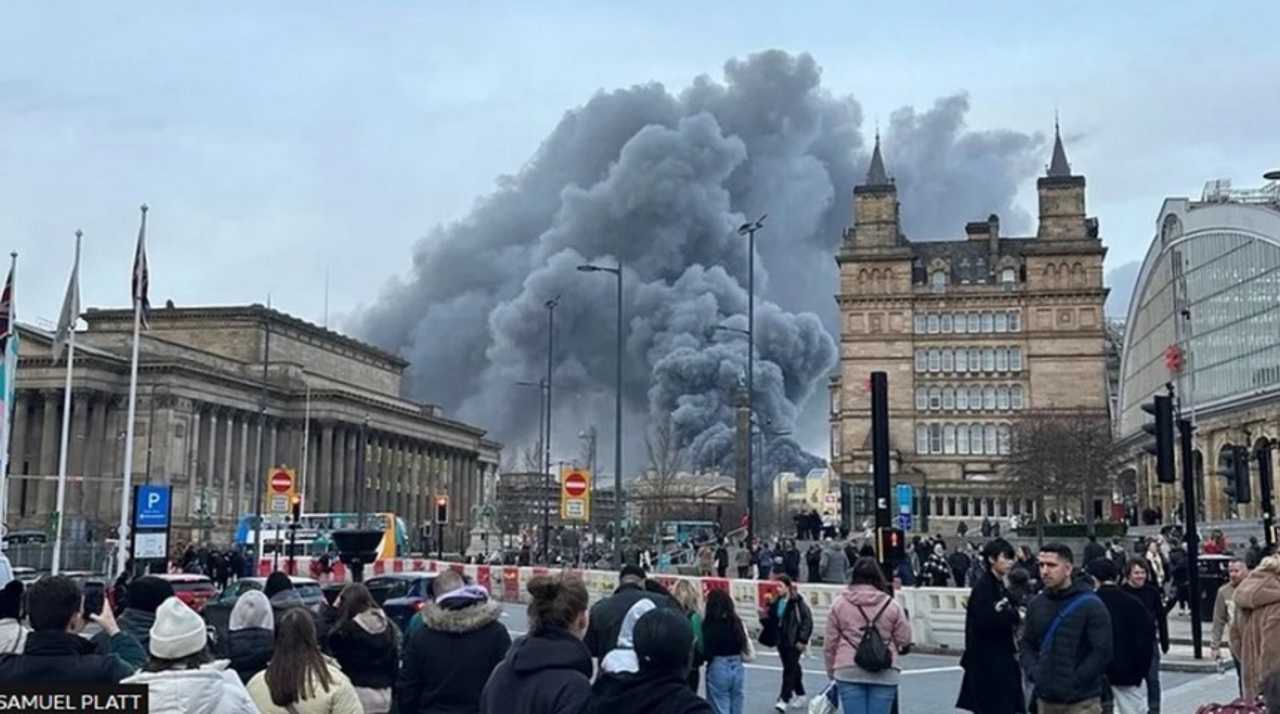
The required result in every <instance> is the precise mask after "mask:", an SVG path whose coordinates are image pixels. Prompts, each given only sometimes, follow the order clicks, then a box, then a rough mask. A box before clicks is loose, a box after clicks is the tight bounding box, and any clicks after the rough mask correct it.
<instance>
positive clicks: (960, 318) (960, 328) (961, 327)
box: [955, 312, 967, 334]
mask: <svg viewBox="0 0 1280 714" xmlns="http://www.w3.org/2000/svg"><path fill="white" fill-rule="evenodd" d="M955 325H956V332H957V333H960V334H964V333H965V332H966V331H967V330H965V316H964V313H963V312H957V313H956V314H955Z"/></svg>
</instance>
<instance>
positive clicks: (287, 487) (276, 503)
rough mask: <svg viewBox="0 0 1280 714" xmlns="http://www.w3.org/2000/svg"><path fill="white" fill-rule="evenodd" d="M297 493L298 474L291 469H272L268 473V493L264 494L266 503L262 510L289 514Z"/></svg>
mask: <svg viewBox="0 0 1280 714" xmlns="http://www.w3.org/2000/svg"><path fill="white" fill-rule="evenodd" d="M297 493H298V473H297V472H296V471H294V470H293V469H290V468H283V467H275V468H272V469H271V470H269V471H267V491H266V493H264V494H263V499H264V500H265V501H266V503H265V504H264V505H263V507H262V510H263V511H265V512H267V513H288V512H289V506H290V504H291V502H292V501H293V497H294V496H295V495H297Z"/></svg>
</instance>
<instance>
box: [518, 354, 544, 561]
mask: <svg viewBox="0 0 1280 714" xmlns="http://www.w3.org/2000/svg"><path fill="white" fill-rule="evenodd" d="M516 384H517V385H519V386H521V387H537V388H538V454H539V456H540V458H545V456H542V455H543V454H546V453H548V451H547V449H546V447H545V444H546V442H545V441H543V440H544V439H546V438H547V388H548V386H549V385H548V383H547V380H546V378H545V377H544V378H542V379H539V380H538V381H536V382H527V381H519V382H516ZM547 478H548V476H547V474H546V473H543V475H542V479H543V484H542V485H543V489H542V512H543V515H544V516H546V514H548V513H550V509H551V502H550V499H551V485H550V484H549V483H547ZM546 523H547V519H546V518H545V517H544V518H543V526H542V527H543V530H544V533H543V534H542V539H543V540H544V541H545V540H546V538H547V535H546V533H545V530H546Z"/></svg>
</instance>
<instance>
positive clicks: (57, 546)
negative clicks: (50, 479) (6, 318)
mask: <svg viewBox="0 0 1280 714" xmlns="http://www.w3.org/2000/svg"><path fill="white" fill-rule="evenodd" d="M83 235H84V233H82V232H81V231H76V257H75V262H74V263H73V264H72V265H73V266H74V267H73V268H72V273H71V279H72V280H77V279H78V278H79V276H78V275H77V273H79V268H80V239H81V237H82V236H83ZM67 297H68V298H69V297H71V295H70V291H68V295H67ZM63 307H64V309H67V306H65V305H64V306H63ZM71 309H76V310H77V311H78V308H71ZM64 317H65V316H64ZM70 317H71V322H70V324H69V325H68V326H67V327H68V329H67V374H66V376H65V377H64V378H63V382H62V443H61V444H60V445H59V446H58V505H57V506H56V507H55V508H54V512H53V516H54V519H55V520H54V523H55V525H54V536H53V567H52V571H53V574H54V575H57V574H58V573H59V572H61V567H62V524H63V521H64V520H65V518H64V514H65V513H66V512H67V508H66V504H67V452H68V447H69V446H70V445H71V377H72V375H73V374H74V372H75V363H76V320H78V319H79V318H80V316H79V315H71V316H70ZM58 327H59V329H61V328H62V325H59V326H58ZM55 359H56V356H55Z"/></svg>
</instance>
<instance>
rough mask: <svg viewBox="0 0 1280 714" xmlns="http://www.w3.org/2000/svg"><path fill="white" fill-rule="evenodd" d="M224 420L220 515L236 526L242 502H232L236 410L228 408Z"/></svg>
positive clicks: (220, 470) (219, 494)
mask: <svg viewBox="0 0 1280 714" xmlns="http://www.w3.org/2000/svg"><path fill="white" fill-rule="evenodd" d="M223 416H224V418H223V420H222V433H223V436H222V463H221V464H219V466H221V468H220V469H219V475H218V479H219V482H218V517H219V518H220V519H221V520H223V521H227V522H229V523H230V524H231V525H232V526H234V525H235V524H236V523H237V522H238V521H239V520H240V504H238V503H232V502H231V496H232V493H231V475H232V473H234V472H233V471H232V470H231V465H232V462H233V461H235V442H236V416H237V415H236V412H235V411H234V410H231V409H228V410H227V411H226V413H225V414H224V415H223Z"/></svg>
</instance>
